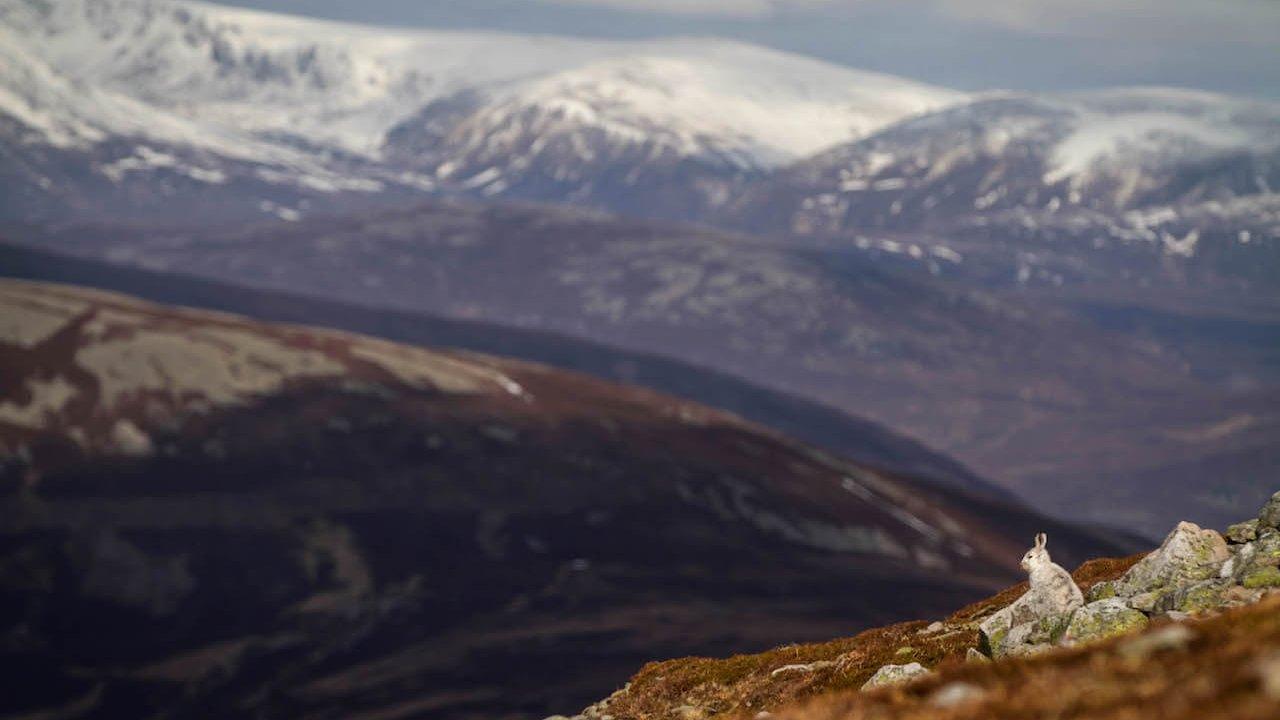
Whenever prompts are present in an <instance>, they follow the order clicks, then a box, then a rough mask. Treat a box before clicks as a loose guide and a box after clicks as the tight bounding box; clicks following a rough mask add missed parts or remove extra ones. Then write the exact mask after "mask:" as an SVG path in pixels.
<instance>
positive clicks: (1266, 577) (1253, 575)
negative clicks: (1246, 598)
mask: <svg viewBox="0 0 1280 720" xmlns="http://www.w3.org/2000/svg"><path fill="white" fill-rule="evenodd" d="M1240 584H1241V585H1244V586H1245V587H1246V588H1249V589H1250V590H1254V589H1258V588H1271V587H1280V568H1276V567H1272V566H1264V567H1255V568H1251V569H1249V570H1248V571H1246V572H1245V574H1244V577H1243V578H1242V579H1241V582H1240Z"/></svg>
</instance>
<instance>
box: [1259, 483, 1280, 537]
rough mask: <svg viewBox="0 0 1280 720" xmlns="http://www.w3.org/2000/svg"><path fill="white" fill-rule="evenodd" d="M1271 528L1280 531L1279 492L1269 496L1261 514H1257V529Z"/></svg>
mask: <svg viewBox="0 0 1280 720" xmlns="http://www.w3.org/2000/svg"><path fill="white" fill-rule="evenodd" d="M1264 528H1271V529H1273V530H1280V492H1277V493H1275V494H1274V495H1272V496H1271V499H1270V500H1268V501H1267V504H1266V505H1263V506H1262V512H1260V513H1258V529H1259V530H1262V529H1264Z"/></svg>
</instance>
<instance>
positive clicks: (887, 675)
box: [862, 662, 929, 690]
mask: <svg viewBox="0 0 1280 720" xmlns="http://www.w3.org/2000/svg"><path fill="white" fill-rule="evenodd" d="M928 672H929V671H928V670H927V669H925V667H924V666H923V665H921V664H920V663H916V662H913V663H907V664H906V665H885V666H884V667H882V668H880V669H879V670H877V671H876V674H875V675H872V676H871V679H870V680H868V681H867V682H866V683H864V684H863V686H862V689H863V690H871V689H873V688H878V687H884V686H886V685H897V684H899V683H904V682H907V681H908V680H911V679H913V678H917V677H920V676H921V675H926V674H928Z"/></svg>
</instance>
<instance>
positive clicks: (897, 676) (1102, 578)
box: [580, 492, 1280, 720]
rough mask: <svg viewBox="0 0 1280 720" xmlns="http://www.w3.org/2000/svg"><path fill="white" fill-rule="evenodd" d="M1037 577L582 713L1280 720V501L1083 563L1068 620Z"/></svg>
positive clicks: (681, 669)
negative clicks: (931, 613)
mask: <svg viewBox="0 0 1280 720" xmlns="http://www.w3.org/2000/svg"><path fill="white" fill-rule="evenodd" d="M1033 554H1034V550H1033V551H1031V552H1029V553H1028V556H1031V555H1033ZM1031 565H1032V570H1031V585H1030V587H1029V588H1028V586H1027V585H1026V584H1023V585H1020V586H1017V587H1013V588H1009V589H1008V590H1006V591H1004V592H1002V593H1000V594H998V595H995V596H993V597H991V598H988V599H987V600H984V601H982V602H978V603H975V604H973V605H970V606H968V607H966V608H964V609H962V610H960V611H958V612H956V613H954V614H952V615H950V616H949V617H947V618H946V619H944V620H940V621H936V622H932V623H931V622H928V621H916V622H909V623H902V624H898V625H892V626H888V627H883V628H878V629H875V630H869V631H867V632H864V633H862V634H861V635H857V636H855V637H852V638H848V639H843V640H835V641H832V642H828V643H824V644H817V645H789V646H783V647H780V648H777V649H775V650H773V651H771V652H768V653H763V654H760V655H743V656H737V657H733V658H730V659H727V660H712V659H706V658H689V659H684V660H673V661H667V662H660V663H652V664H650V665H648V666H646V667H645V668H644V669H642V670H641V671H640V673H639V674H637V675H636V676H635V677H634V678H632V680H631V682H630V683H628V684H627V685H626V686H625V687H624V688H623V689H622V690H620V691H618V692H617V693H615V694H614V695H612V696H611V697H610V698H608V699H607V700H604V701H602V702H601V703H598V704H597V705H593V706H592V707H590V708H588V709H587V710H586V711H585V712H584V713H583V715H582V716H580V717H586V718H604V717H612V718H615V719H616V720H624V719H626V718H642V717H643V718H681V719H682V720H690V719H692V718H710V717H726V718H753V717H754V718H772V717H778V718H790V719H794V720H828V719H830V720H835V719H837V718H844V719H849V720H857V719H864V718H880V719H884V720H890V719H895V720H897V719H907V718H912V719H914V718H930V719H934V718H948V719H954V720H961V719H968V718H972V719H974V720H978V719H982V720H995V719H998V718H1010V719H1012V718H1032V717H1036V718H1039V717H1045V718H1048V717H1052V718H1090V719H1091V720H1093V719H1102V718H1171V719H1177V718H1187V719H1188V720H1190V719H1191V718H1196V719H1200V718H1239V719H1252V718H1257V719H1258V720H1263V719H1264V718H1266V719H1270V718H1275V717H1280V492H1277V493H1276V494H1275V495H1274V496H1273V497H1272V498H1271V500H1270V501H1269V502H1268V503H1267V504H1266V506H1265V507H1264V508H1263V509H1262V511H1261V512H1260V513H1259V515H1258V517H1257V518H1255V519H1252V520H1249V521H1247V522H1244V523H1240V524H1237V525H1233V526H1231V527H1230V528H1229V529H1228V530H1227V532H1226V534H1225V536H1224V535H1220V534H1219V533H1217V532H1215V531H1213V530H1202V529H1200V528H1199V527H1196V526H1195V525H1192V524H1191V523H1181V524H1179V525H1178V527H1176V528H1175V529H1174V530H1173V532H1171V533H1170V534H1169V536H1168V537H1167V538H1166V539H1165V541H1164V543H1163V544H1162V545H1161V546H1160V547H1159V548H1158V549H1157V550H1155V551H1154V552H1151V553H1148V554H1145V555H1135V556H1133V557H1129V558H1123V559H1111V560H1093V561H1090V562H1087V563H1085V564H1084V565H1082V566H1080V568H1079V569H1078V570H1076V571H1075V573H1073V575H1072V577H1073V579H1074V582H1075V583H1076V584H1078V586H1079V587H1080V588H1081V589H1083V590H1084V597H1083V599H1081V598H1080V597H1079V595H1078V594H1077V596H1076V599H1075V601H1074V602H1072V603H1070V604H1071V605H1072V607H1071V608H1070V609H1068V610H1066V611H1065V612H1061V613H1057V612H1053V611H1052V610H1046V608H1048V605H1049V603H1044V602H1031V603H1028V602H1027V601H1028V600H1033V601H1034V600H1036V599H1037V598H1036V596H1037V594H1038V593H1041V592H1042V591H1043V590H1044V585H1043V579H1042V578H1038V577H1037V569H1038V568H1036V566H1035V565H1036V564H1035V562H1034V560H1033V562H1032V563H1031ZM1028 607H1035V608H1039V609H1040V610H1041V611H1040V612H1030V613H1023V614H1021V615H1020V614H1019V612H1018V610H1019V608H1022V609H1024V610H1025V609H1026V608H1028ZM1011 621H1012V622H1011Z"/></svg>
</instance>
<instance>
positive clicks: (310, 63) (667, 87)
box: [0, 0, 962, 175]
mask: <svg viewBox="0 0 1280 720" xmlns="http://www.w3.org/2000/svg"><path fill="white" fill-rule="evenodd" d="M0 32H4V36H3V37H0V53H3V60H4V62H3V63H2V64H0V65H2V66H3V69H0V112H2V113H4V114H6V115H9V116H10V117H12V118H15V119H16V120H17V121H18V122H20V123H22V124H23V125H25V126H27V127H29V128H31V129H32V130H33V131H34V132H35V133H36V135H35V136H36V137H39V138H41V139H43V141H44V142H47V143H49V144H52V145H56V146H58V147H73V146H75V147H83V146H86V145H90V144H92V143H94V142H99V141H101V140H103V139H104V138H105V137H109V136H113V135H125V136H130V137H147V138H152V139H156V140H163V141H165V142H169V143H185V144H190V145H192V146H194V147H200V148H207V149H210V150H213V151H216V152H218V153H222V154H226V155H228V156H229V157H234V158H239V159H245V160H247V159H249V158H248V157H246V156H251V157H252V158H253V159H254V161H258V162H264V163H265V164H270V165H284V166H290V167H291V168H294V169H296V170H297V171H298V172H305V173H308V174H311V175H317V174H322V173H318V172H316V169H317V167H318V166H322V165H324V164H325V163H326V162H329V161H331V160H333V159H335V158H337V159H341V158H343V157H348V158H358V159H360V160H362V161H370V162H383V161H386V160H388V158H385V157H383V152H384V148H385V145H386V136H387V133H388V131H390V130H391V129H392V128H394V127H396V126H398V125H400V124H402V123H404V122H405V121H406V120H408V119H410V118H411V117H413V116H414V115H415V114H416V113H418V112H419V111H420V110H421V109H422V108H423V107H424V106H425V105H427V104H428V103H430V102H432V101H434V100H438V99H441V98H445V97H449V96H452V95H455V94H457V93H460V92H464V91H469V90H479V91H483V94H484V96H485V97H487V98H490V99H492V100H493V101H494V104H493V105H491V106H489V107H486V108H485V110H484V114H483V117H479V118H476V119H475V121H474V122H473V123H472V124H473V125H475V126H481V127H493V126H495V124H501V122H500V120H501V118H498V117H496V116H498V115H500V114H502V113H504V112H505V113H511V112H519V111H521V110H522V109H527V108H530V107H535V108H537V109H538V110H539V111H541V112H542V113H549V114H552V115H554V116H556V117H557V118H558V119H559V120H561V121H562V122H564V123H566V124H579V125H584V126H587V127H591V128H597V129H604V130H605V131H606V132H607V133H608V134H609V135H610V137H612V138H614V139H615V140H618V141H620V142H624V143H626V142H641V141H644V140H646V139H650V138H655V137H656V138H659V139H660V140H661V142H662V143H663V145H664V146H665V147H670V148H673V149H675V150H676V151H677V152H680V153H687V154H698V153H705V152H711V153H713V154H721V155H726V156H733V157H734V158H736V161H737V162H740V163H749V164H753V165H770V164H776V163H778V162H783V161H787V160H792V159H795V158H797V157H799V156H800V155H802V154H805V153H808V152H811V151H813V150H816V149H818V148H820V147H821V146H823V145H825V144H832V143H837V142H841V141H844V140H848V139H851V138H854V137H858V136H861V135H864V134H866V133H868V132H871V131H873V130H875V129H877V128H879V127H883V126H884V125H886V124H888V123H890V122H893V121H895V120H897V119H900V118H902V117H904V116H906V115H910V114H913V113H919V112H924V111H927V110H932V109H936V108H938V107H940V106H942V105H945V104H947V103H950V102H955V101H958V100H960V99H961V97H962V96H961V95H959V94H958V93H954V92H951V91H946V90H941V89H937V88H932V87H929V86H925V85H921V84H917V83H912V82H909V81H905V80H900V79H897V78H892V77H888V76H883V75H877V74H873V73H863V72H858V71H854V70H848V69H844V68H839V67H835V66H832V65H827V64H825V63H821V62H818V61H816V60H809V59H805V58H800V57H796V56H792V55H787V54H785V53H780V52H775V51H770V50H764V49H761V48H755V47H751V46H748V45H742V44H738V43H732V42H725V41H717V40H677V41H666V40H664V41H589V40H582V39H573V38H557V37H548V36H531V35H528V36H526V35H507V34H499V33H477V32H444V31H431V30H403V29H388V28H379V27H372V26H361V25H353V24H346V23H337V22H329V21H321V20H313V19H307V18H298V17H290V16H286V15H277V14H272V13H264V12H258V11H249V10H240V9H232V8H227V7H222V6H217V5H211V4H204V3H197V2H178V1H170V0H63V1H60V2H57V3H46V2H39V1H38V0H17V1H16V2H13V3H6V4H5V5H3V6H0ZM472 135H473V136H474V137H482V138H484V139H486V140H488V141H491V142H499V143H500V140H501V138H495V137H493V136H492V135H491V134H485V133H483V132H475V133H472ZM391 160H394V158H391ZM302 166H310V167H302Z"/></svg>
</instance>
